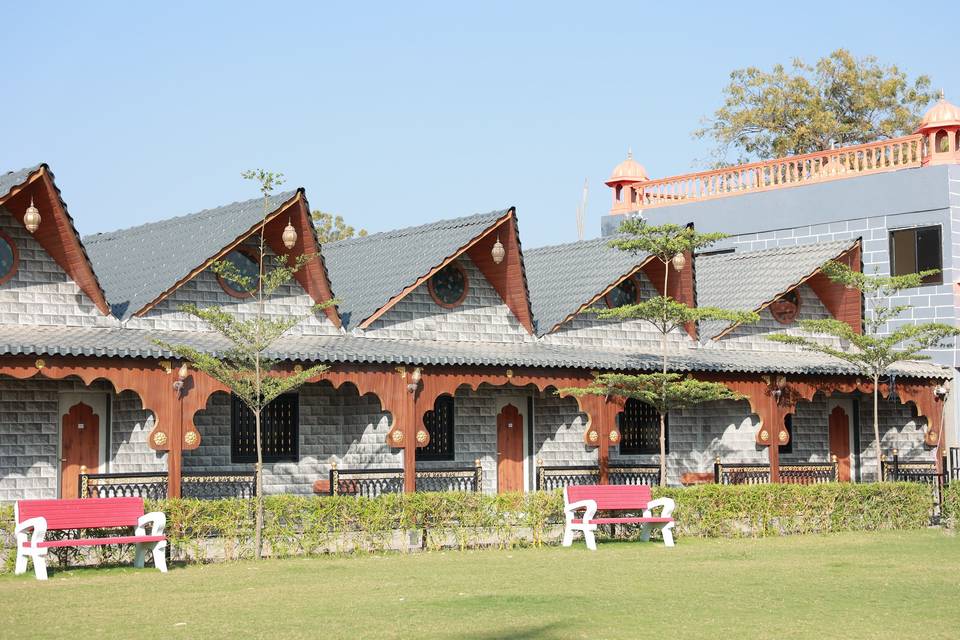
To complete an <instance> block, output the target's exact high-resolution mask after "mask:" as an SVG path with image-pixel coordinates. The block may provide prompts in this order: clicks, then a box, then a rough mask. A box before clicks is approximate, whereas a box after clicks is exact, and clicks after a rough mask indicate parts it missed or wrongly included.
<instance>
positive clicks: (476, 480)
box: [330, 460, 483, 498]
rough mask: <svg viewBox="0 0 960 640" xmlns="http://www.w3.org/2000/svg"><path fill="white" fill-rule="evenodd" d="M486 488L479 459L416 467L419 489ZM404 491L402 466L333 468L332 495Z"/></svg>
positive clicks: (456, 489) (460, 489)
mask: <svg viewBox="0 0 960 640" xmlns="http://www.w3.org/2000/svg"><path fill="white" fill-rule="evenodd" d="M482 488H483V468H482V467H481V466H480V461H479V460H477V461H475V462H474V465H473V466H472V467H448V468H436V469H423V470H420V469H418V470H417V491H465V492H475V491H480V490H481V489H482ZM402 492H403V469H340V468H337V467H333V468H332V469H330V495H335V496H336V495H350V496H364V497H368V498H373V497H376V496H378V495H381V494H384V493H402Z"/></svg>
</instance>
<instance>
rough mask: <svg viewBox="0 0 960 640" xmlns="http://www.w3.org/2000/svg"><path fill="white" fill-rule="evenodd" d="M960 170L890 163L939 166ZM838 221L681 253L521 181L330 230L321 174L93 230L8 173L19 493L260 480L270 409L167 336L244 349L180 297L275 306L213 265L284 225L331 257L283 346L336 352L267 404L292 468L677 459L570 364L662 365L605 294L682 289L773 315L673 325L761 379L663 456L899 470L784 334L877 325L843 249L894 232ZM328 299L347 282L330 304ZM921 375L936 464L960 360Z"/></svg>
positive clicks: (768, 466)
mask: <svg viewBox="0 0 960 640" xmlns="http://www.w3.org/2000/svg"><path fill="white" fill-rule="evenodd" d="M633 164H634V165H635V164H636V163H635V162H634V163H633ZM637 166H639V165H637ZM953 169H954V167H951V166H947V167H939V168H931V169H911V171H910V172H907V171H903V172H900V171H896V172H892V173H890V174H884V175H890V176H901V174H903V175H904V176H906V175H907V174H910V176H911V177H903V178H897V179H903V180H920V181H926V180H933V179H934V177H935V176H934V177H930V176H932V174H930V173H929V172H930V171H934V172H941V173H939V174H937V175H939V176H941V177H943V176H947V175H950V176H952V175H953V174H952V173H949V172H952V171H953ZM640 170H642V168H641V169H640ZM638 171H639V170H638V169H637V167H635V166H632V165H627V166H623V167H621V168H619V169H618V172H617V174H616V175H615V176H614V177H613V178H612V179H611V180H612V185H613V186H614V187H615V197H619V198H621V199H622V198H628V199H629V198H631V197H632V198H645V197H647V196H646V195H644V192H643V191H642V189H639V188H638V185H639V186H641V187H642V185H643V182H642V181H639V182H638V180H636V179H635V178H637V177H638V173H637V172H638ZM877 177H878V176H876V175H868V176H863V177H856V176H853V177H850V179H849V180H847V181H840V180H837V181H833V182H830V183H829V184H822V185H821V184H817V185H810V186H803V187H802V188H796V189H790V190H783V191H780V190H771V191H770V192H764V193H763V194H757V195H755V196H743V198H750V197H753V198H757V197H768V198H769V197H774V196H776V197H788V198H793V199H797V200H799V201H802V202H812V200H809V199H808V198H809V196H807V195H804V194H806V193H807V192H808V190H810V189H817V188H826V187H836V186H837V185H841V184H844V185H845V184H848V183H849V184H853V183H854V182H857V181H862V180H874V179H876V178H877ZM643 178H644V179H646V177H645V173H644V175H643ZM867 192H868V193H867V195H868V196H870V194H869V189H867ZM630 193H632V194H633V195H632V196H630V195H629V194H630ZM884 193H885V192H884ZM870 197H873V196H870ZM922 197H931V198H932V197H933V196H928V195H923V196H922ZM951 197H952V196H951ZM877 198H880V196H877ZM805 199H806V200H805ZM865 199H866V197H865ZM889 200H890V199H885V204H884V206H885V207H889V206H893V205H892V204H891V202H890V201H889ZM715 202H716V203H732V202H733V200H732V199H725V200H721V199H717V200H716V201H715ZM673 204H678V203H673ZM710 205H711V203H702V204H698V203H690V204H687V205H685V206H684V207H679V206H677V207H666V206H664V207H663V208H662V209H659V210H658V213H657V215H660V214H661V213H662V212H668V213H670V214H671V215H674V217H676V216H680V217H685V216H686V215H687V214H686V213H679V212H681V210H687V211H692V209H691V208H692V207H698V206H710ZM714 206H716V205H714ZM725 206H730V205H729V204H727V205H725ZM264 207H265V209H266V211H267V214H266V216H265V217H264ZM616 213H617V215H621V213H622V212H620V211H619V210H617V211H616ZM924 215H927V214H924ZM937 215H941V214H937ZM942 215H946V214H945V213H942ZM38 218H39V220H38ZM718 224H719V223H718ZM830 224H831V223H829V222H822V223H821V222H817V223H816V224H814V223H812V222H811V225H810V227H809V228H810V229H811V238H810V239H809V240H810V241H807V239H805V240H804V241H803V242H799V238H797V237H796V236H790V238H787V237H786V236H785V235H784V236H783V237H781V235H783V234H780V233H778V232H773V235H772V236H771V238H772V239H775V240H784V242H771V243H769V244H767V243H766V240H761V237H760V234H759V233H756V232H754V233H753V240H750V239H749V238H750V236H749V235H747V234H745V233H743V234H741V235H738V236H736V237H734V238H733V239H732V240H731V242H730V247H731V248H734V249H735V251H734V252H732V253H722V252H721V253H711V254H704V255H687V256H684V258H685V259H684V260H682V261H676V264H673V263H671V264H670V265H666V264H664V263H662V262H660V261H659V260H658V259H657V258H655V257H651V256H647V255H635V254H632V253H629V252H623V251H619V250H617V249H614V248H611V247H610V246H609V243H608V240H607V239H599V240H587V241H582V242H576V243H570V244H564V245H558V246H553V247H542V248H537V249H527V250H526V251H524V250H523V249H522V247H521V243H520V234H519V231H518V215H517V212H516V210H515V209H513V208H506V209H503V210H500V211H494V212H490V213H485V214H477V215H471V216H467V217H460V218H453V219H448V220H441V221H438V222H434V223H431V224H426V225H421V226H418V227H412V228H407V229H400V230H396V231H390V232H385V233H378V234H374V235H370V236H367V237H363V238H355V239H349V240H343V241H339V242H333V243H328V244H325V245H323V246H320V245H319V244H318V242H317V238H316V235H315V232H314V230H313V226H312V223H311V220H310V209H309V206H308V203H307V200H306V194H305V192H304V191H303V190H302V189H301V190H297V191H291V192H287V193H281V194H277V195H274V196H272V197H270V198H268V199H267V201H266V203H264V201H263V200H262V199H256V200H251V201H247V202H238V203H233V204H229V205H225V206H222V207H218V208H215V209H209V210H205V211H201V212H199V213H194V214H190V215H185V216H180V217H176V218H170V219H168V220H164V221H161V222H156V223H151V224H147V225H142V226H139V227H135V228H131V229H123V230H119V231H115V232H111V233H104V234H96V235H93V236H89V237H85V238H80V237H79V236H78V234H77V233H76V231H75V229H74V226H73V221H72V219H71V217H70V215H69V214H68V212H67V208H66V205H65V204H64V202H63V200H62V199H61V195H60V192H59V190H58V189H57V187H56V184H55V182H54V176H53V174H52V173H51V171H50V169H49V167H47V166H46V165H40V166H38V167H33V168H30V169H25V170H21V171H16V172H10V173H7V174H4V175H0V501H9V500H14V499H18V498H53V497H57V496H65V497H66V496H73V495H78V494H82V495H84V496H90V495H107V494H111V493H116V492H127V493H140V494H144V495H156V494H167V495H173V496H179V495H184V496H209V495H237V494H244V492H248V491H249V487H250V471H251V469H252V460H253V459H254V457H255V451H254V447H253V445H252V441H253V431H252V427H251V415H250V412H249V411H248V410H247V409H246V408H245V407H244V406H243V405H242V403H240V402H239V401H238V400H237V399H236V398H234V397H232V396H231V395H230V393H229V392H228V390H227V389H226V388H225V387H224V386H223V385H222V384H220V383H219V382H217V381H216V380H213V379H211V378H209V377H207V376H205V375H203V374H202V373H200V372H198V371H192V370H190V369H189V367H186V366H183V365H184V363H183V362H181V361H179V360H178V359H176V358H175V357H174V355H173V353H171V352H170V351H169V350H168V349H167V348H166V347H164V346H162V345H161V343H168V344H185V345H189V346H192V347H194V348H196V349H199V350H202V351H206V352H209V353H218V354H222V353H224V350H225V349H226V348H227V347H228V346H229V345H228V344H227V343H226V342H225V341H224V339H223V338H222V337H221V336H220V335H219V334H217V333H216V332H213V331H211V330H210V328H209V327H208V326H206V325H205V324H204V323H202V322H198V321H197V320H196V319H195V318H193V317H191V316H190V315H189V314H187V313H185V312H184V311H183V310H182V306H183V305H184V304H196V305H199V306H209V305H220V306H221V307H223V308H224V309H226V310H228V311H230V312H232V313H234V314H237V315H239V316H241V317H250V315H251V314H252V313H254V311H255V305H256V302H255V300H253V299H251V297H250V295H249V294H248V293H246V292H244V291H243V290H242V287H240V286H239V285H238V283H236V282H231V281H230V280H229V279H228V278H226V277H224V276H218V275H217V274H216V273H215V272H214V270H213V268H212V266H213V265H214V263H215V262H217V261H220V260H227V261H230V262H232V263H233V264H234V265H236V266H237V268H238V269H240V270H241V272H243V273H249V274H252V275H254V276H255V275H256V272H257V269H256V257H255V252H254V248H253V247H255V246H256V245H258V243H259V235H260V232H261V228H262V230H263V235H264V238H265V242H266V246H267V247H268V253H269V254H270V255H271V256H283V255H287V256H292V257H297V256H300V255H311V256H313V258H312V259H311V260H310V261H309V262H307V264H306V266H305V267H304V268H303V269H301V270H300V271H299V272H298V273H297V274H296V277H295V279H294V280H293V281H291V282H290V283H289V284H288V285H286V286H284V287H282V288H280V289H279V290H278V291H276V292H275V293H274V294H273V295H271V296H270V297H269V298H268V299H267V300H266V303H265V312H266V314H267V315H268V316H270V317H273V318H285V317H290V316H298V317H301V318H302V319H301V320H300V321H299V322H298V323H297V324H296V325H295V326H294V327H293V328H292V329H291V330H290V331H288V332H287V333H286V334H285V335H284V336H283V337H282V338H280V339H279V340H278V341H277V342H276V344H275V345H274V346H273V347H272V348H271V351H270V353H269V355H270V356H271V357H272V358H274V359H276V360H277V361H278V365H277V367H278V371H284V370H291V369H294V368H295V367H303V366H309V365H313V364H315V363H322V364H325V365H327V366H328V369H327V370H326V371H325V372H324V373H322V374H320V375H319V376H317V377H316V378H315V379H313V380H311V381H310V382H309V383H308V384H306V385H305V386H304V387H302V388H301V389H300V390H299V391H298V392H297V393H293V394H289V395H286V396H282V397H280V398H278V399H277V400H276V401H275V402H274V403H273V404H272V405H271V406H270V408H269V409H268V411H267V413H266V416H265V420H264V428H263V439H264V455H265V462H266V465H265V469H264V487H265V490H266V491H267V492H270V493H280V492H291V493H300V494H310V493H328V492H336V493H365V494H370V493H377V492H382V491H400V490H407V491H413V490H438V489H467V490H483V491H488V492H495V491H496V492H502V491H527V490H533V489H535V488H541V487H551V486H557V485H559V484H562V483H564V482H658V481H659V480H660V478H659V469H658V464H659V426H658V425H659V416H658V415H657V414H656V412H655V411H654V410H652V408H650V407H649V406H646V405H642V403H638V402H634V401H631V402H628V403H624V402H622V401H619V400H618V399H616V398H603V397H598V396H585V397H580V398H576V397H571V396H565V395H562V394H561V393H559V390H561V389H565V388H570V387H581V386H585V385H587V384H589V382H590V381H591V380H592V379H593V375H594V373H595V372H601V371H622V372H644V371H655V370H657V369H658V368H659V366H660V357H659V348H660V336H659V334H657V333H655V332H654V331H653V330H652V329H651V327H649V326H646V325H645V324H644V323H643V322H640V321H636V320H633V321H624V322H612V321H603V320H599V319H598V318H597V317H596V316H595V315H594V314H592V313H591V309H592V308H595V307H598V306H599V307H603V306H611V307H612V306H618V305H622V304H627V303H632V302H636V301H640V300H644V299H648V298H649V297H651V296H655V295H659V294H663V293H666V294H668V295H670V296H672V297H674V298H675V299H678V300H681V301H683V302H685V303H687V304H689V305H696V304H698V303H699V304H711V305H719V306H725V307H728V308H737V309H745V310H751V311H756V312H757V313H758V314H760V316H761V318H762V319H761V322H759V323H757V324H756V325H749V326H747V325H741V326H737V325H732V326H727V325H723V324H712V325H708V324H706V323H705V324H703V325H702V326H691V327H687V328H686V329H685V330H678V331H675V332H674V333H673V334H671V335H670V336H668V338H669V339H668V350H669V359H670V367H671V369H672V370H674V371H677V372H680V373H683V374H687V375H690V376H694V377H699V378H704V379H710V380H715V381H718V382H722V383H724V384H726V385H727V386H729V387H730V388H731V389H734V390H736V391H738V392H739V393H742V394H743V396H744V399H743V400H739V401H727V402H713V403H708V404H704V405H700V406H698V407H696V408H694V409H684V410H679V411H676V412H674V413H672V414H671V415H669V416H667V419H668V438H667V450H668V452H667V476H666V478H663V481H664V482H665V483H667V484H671V485H678V484H691V483H702V482H708V481H713V480H714V479H715V475H714V474H715V473H719V474H720V479H721V480H722V481H726V482H737V481H743V480H747V479H749V480H752V481H773V482H777V481H790V482H812V481H822V480H841V481H861V480H863V481H867V480H872V479H875V477H876V473H875V466H874V465H873V464H872V463H873V462H874V461H875V457H874V456H875V453H874V441H873V432H872V425H870V424H869V422H868V421H867V420H865V419H862V416H863V415H865V414H867V413H868V411H867V407H866V405H865V400H864V398H865V395H866V394H869V393H870V392H871V391H872V388H871V386H870V383H869V382H868V381H865V380H863V379H862V378H859V377H858V376H857V375H856V372H854V371H852V370H851V369H849V368H848V367H845V366H843V365H840V364H837V363H836V362H834V361H832V360H830V359H829V358H825V357H821V356H816V355H813V354H809V353H803V352H800V351H798V350H796V349H794V348H790V347H785V346H783V345H779V344H775V343H772V342H770V341H769V340H767V339H766V337H765V336H766V335H768V334H771V333H775V332H781V331H788V332H790V331H797V329H796V327H795V326H793V325H794V323H795V321H796V319H797V318H826V317H834V318H838V319H840V320H842V321H844V322H848V323H850V324H851V326H853V327H855V328H858V327H859V326H860V323H861V313H862V307H861V301H860V299H859V295H857V294H856V292H851V291H849V290H846V289H844V288H843V287H838V286H836V285H834V284H833V283H831V282H830V281H829V280H828V279H827V278H826V277H825V276H823V275H822V274H821V272H820V268H821V266H822V265H823V263H824V262H825V261H827V260H840V261H844V262H845V263H847V264H849V265H851V266H852V267H854V268H860V266H861V262H863V263H864V264H866V265H868V266H871V265H873V264H875V263H877V262H878V261H879V260H881V257H880V255H879V254H881V253H882V251H881V250H880V249H875V242H874V241H875V240H876V238H874V236H873V235H867V234H866V233H858V232H857V231H855V230H854V229H853V228H851V227H850V225H849V224H848V223H845V224H846V226H845V231H844V233H843V234H839V233H829V234H826V235H823V234H822V235H820V236H815V234H813V231H812V230H813V229H814V227H815V226H816V225H827V227H826V228H827V229H828V230H829V229H830V226H829V225H830ZM866 225H867V226H866V227H864V229H863V231H868V230H869V229H871V228H872V227H871V226H870V222H869V220H868V222H867V223H866ZM699 226H700V223H699V222H698V227H699ZM705 226H709V225H705ZM734 231H737V229H734ZM764 237H766V236H764ZM789 239H795V240H798V241H797V242H785V240H789ZM681 262H682V264H681ZM945 264H946V262H945ZM951 268H952V267H951ZM668 270H669V271H668ZM667 273H669V278H668V279H667V285H666V288H664V276H665V275H666V274H667ZM953 273H955V272H953V271H951V272H950V274H951V275H950V276H949V277H953V275H952V274H953ZM937 286H938V287H941V286H943V287H946V286H947V285H937ZM938 291H939V289H938ZM933 295H940V294H931V301H932V299H933V297H932V296H933ZM331 298H335V299H336V301H337V303H336V305H335V306H328V307H326V308H320V309H318V308H317V307H316V306H315V305H317V304H318V303H322V302H325V301H327V300H330V299H331ZM841 346H842V345H841ZM896 374H897V377H896V379H895V381H888V382H885V383H884V384H883V385H881V392H882V394H883V396H884V397H885V398H887V400H885V401H884V404H883V407H882V416H881V419H882V425H881V437H882V443H881V445H882V448H883V449H884V451H892V450H893V449H897V450H898V452H899V456H900V458H901V459H902V460H904V461H913V462H916V463H918V464H924V465H929V466H930V467H931V468H937V467H939V465H941V464H942V463H941V459H942V455H943V453H944V452H945V442H944V439H943V438H942V432H943V424H944V420H943V418H944V416H945V415H947V416H949V415H950V414H949V412H947V413H946V414H945V413H944V404H945V402H946V401H947V400H946V398H947V397H948V390H947V386H946V385H947V381H948V379H949V378H950V377H951V376H952V371H951V370H948V369H945V368H944V367H943V366H940V364H937V363H934V364H927V363H919V362H905V363H901V364H900V365H898V366H897V368H896ZM948 428H952V427H950V425H948ZM718 461H719V463H720V464H719V465H717V462H718ZM724 470H726V471H724ZM737 474H740V475H737Z"/></svg>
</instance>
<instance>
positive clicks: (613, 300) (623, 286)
mask: <svg viewBox="0 0 960 640" xmlns="http://www.w3.org/2000/svg"><path fill="white" fill-rule="evenodd" d="M639 300H640V290H639V289H638V288H637V282H636V280H634V279H633V278H627V279H626V280H624V281H623V282H621V283H620V284H618V285H617V286H615V287H614V288H613V289H611V290H610V293H608V294H607V306H608V307H610V308H611V309H615V308H616V307H622V306H624V305H627V304H637V302H639Z"/></svg>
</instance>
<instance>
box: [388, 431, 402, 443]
mask: <svg viewBox="0 0 960 640" xmlns="http://www.w3.org/2000/svg"><path fill="white" fill-rule="evenodd" d="M390 439H391V440H393V441H394V442H401V441H402V440H403V431H400V430H399V429H397V430H396V431H394V432H393V434H392V435H391V436H390Z"/></svg>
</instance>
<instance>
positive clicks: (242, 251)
mask: <svg viewBox="0 0 960 640" xmlns="http://www.w3.org/2000/svg"><path fill="white" fill-rule="evenodd" d="M224 260H225V261H226V262H229V263H230V264H232V265H233V266H234V267H236V269H237V272H238V273H240V275H242V276H245V277H247V278H249V279H250V284H253V283H256V282H258V281H259V279H260V263H259V261H258V260H257V256H256V254H255V253H254V252H253V251H252V250H251V249H248V248H246V247H239V248H237V249H234V250H233V251H231V252H230V253H228V254H227V256H226V257H225V258H224ZM217 280H219V281H220V286H221V287H223V290H224V291H226V292H227V293H229V294H230V295H231V296H233V297H234V298H249V297H250V296H252V295H253V291H251V290H250V289H251V287H250V286H249V285H247V286H244V285H243V283H241V282H236V281H234V280H231V279H230V278H227V277H225V276H217ZM253 288H254V289H256V287H253Z"/></svg>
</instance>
